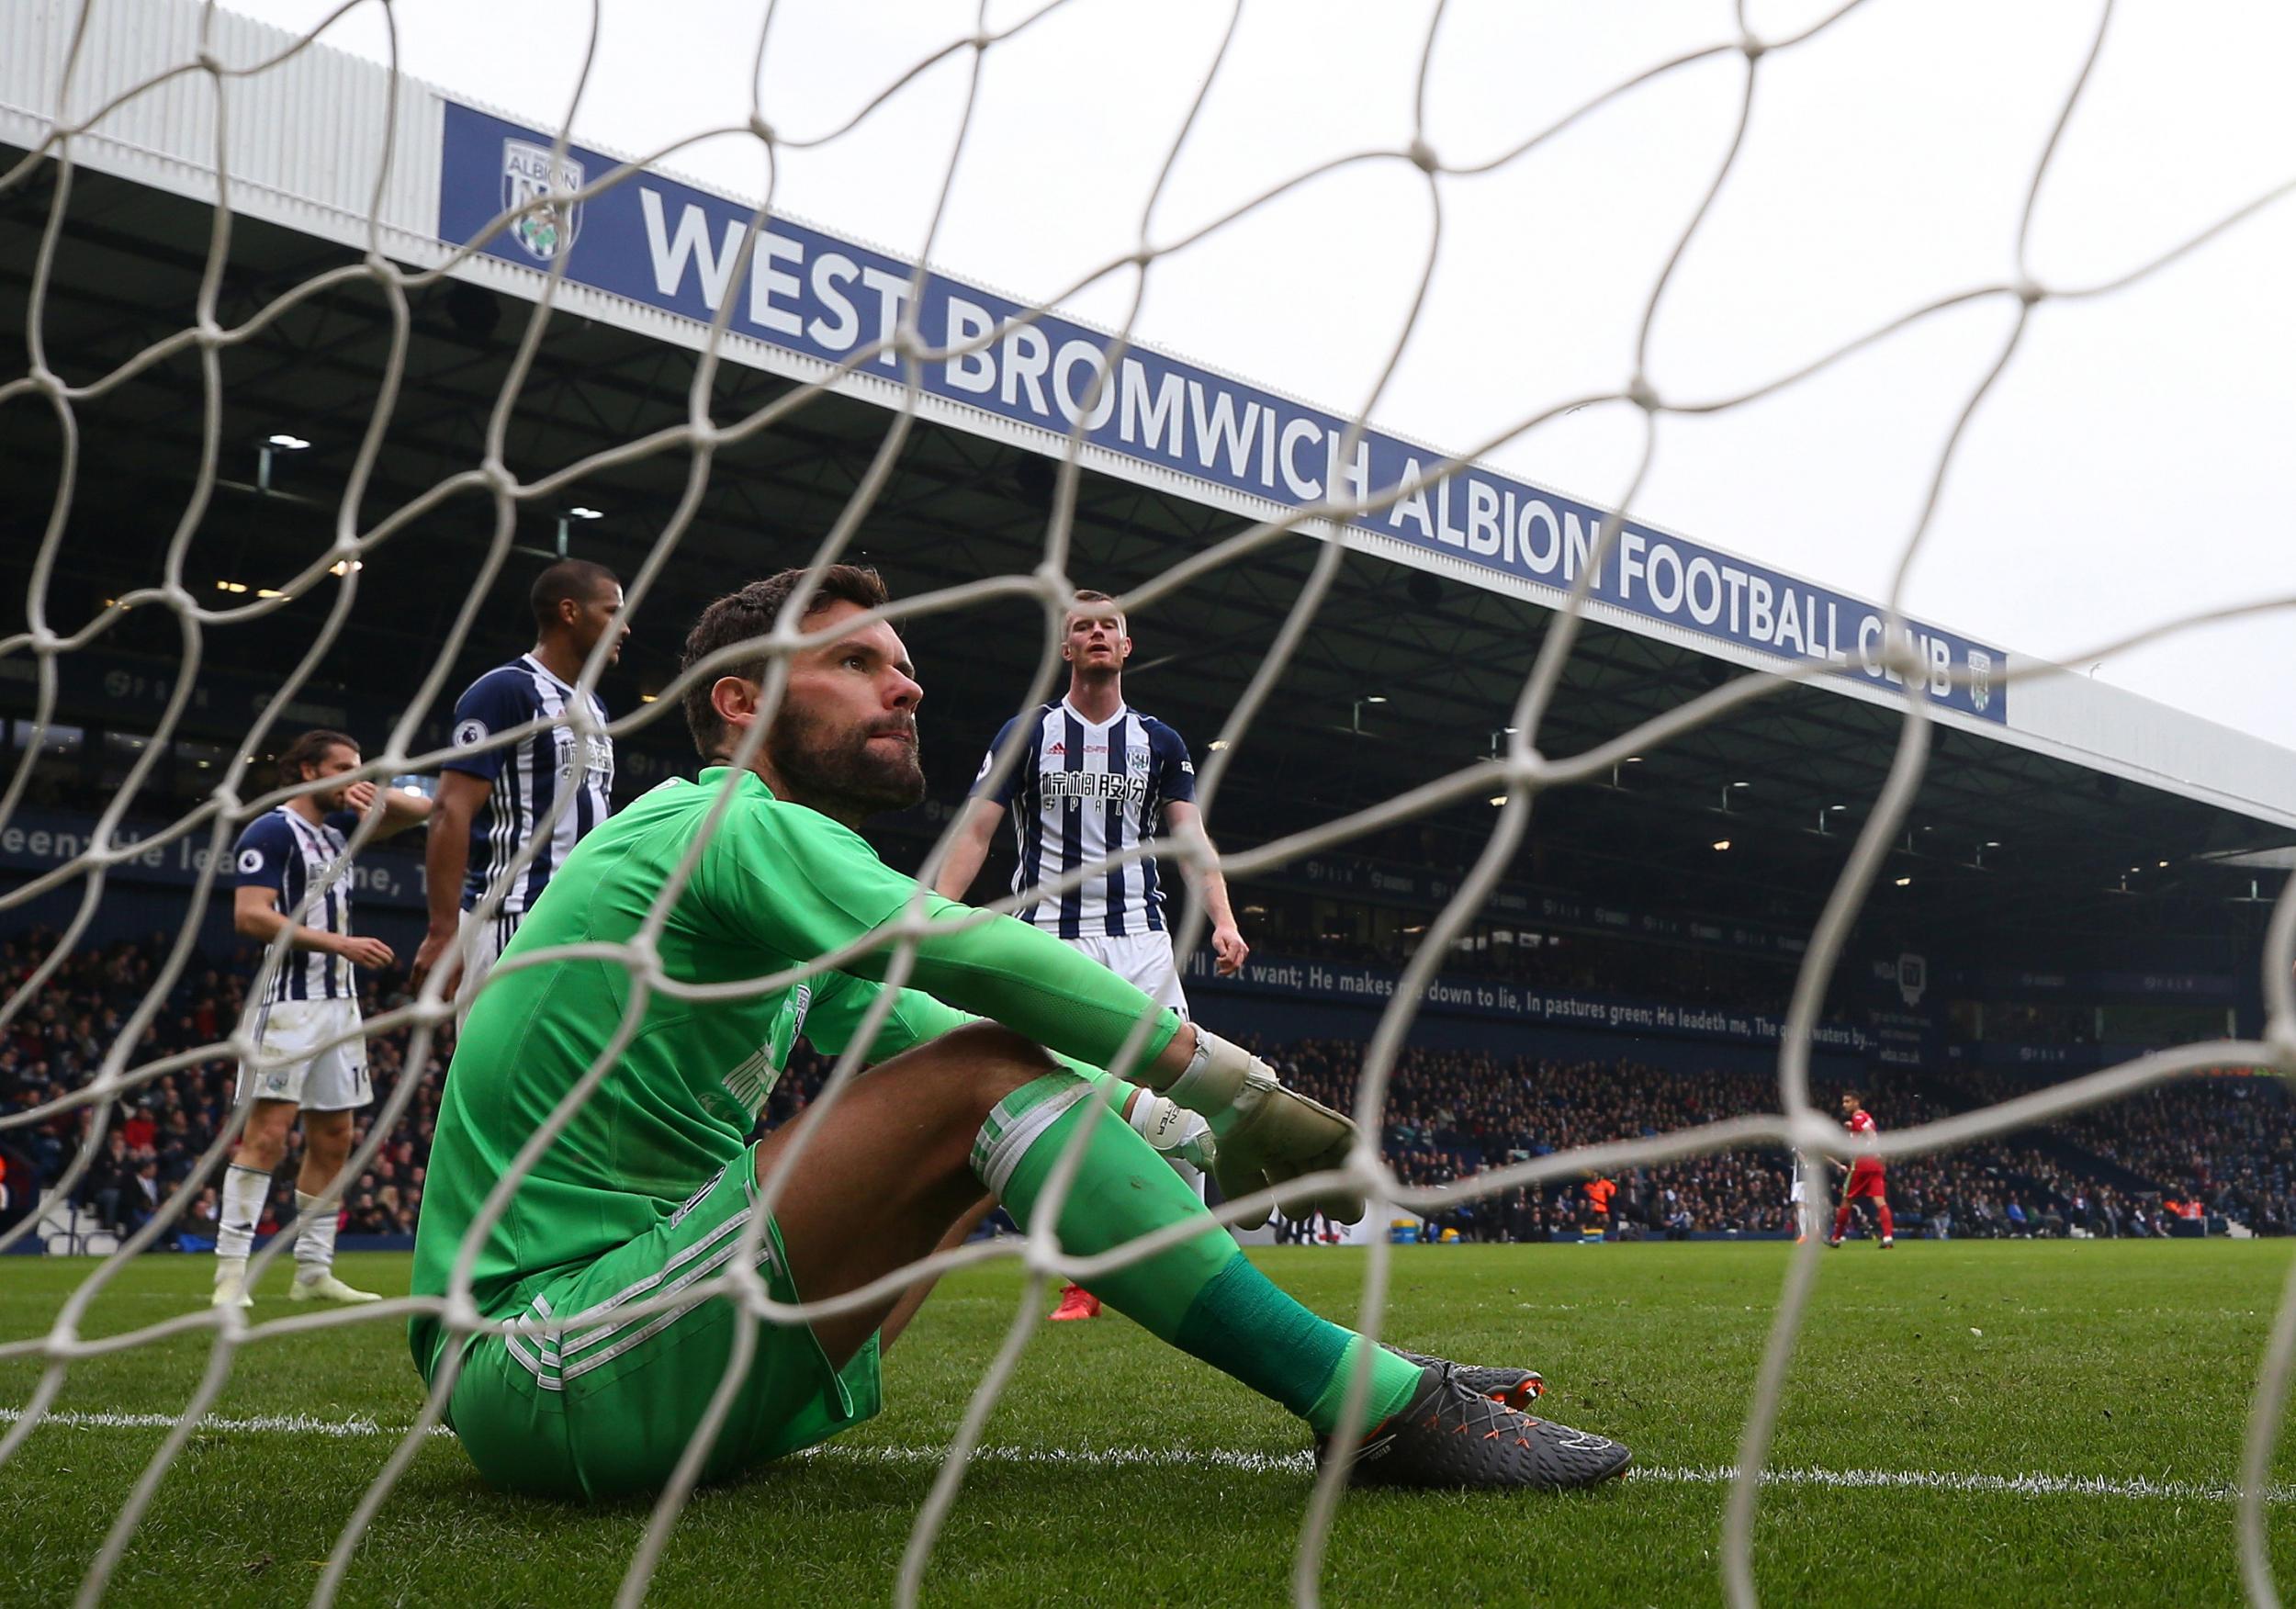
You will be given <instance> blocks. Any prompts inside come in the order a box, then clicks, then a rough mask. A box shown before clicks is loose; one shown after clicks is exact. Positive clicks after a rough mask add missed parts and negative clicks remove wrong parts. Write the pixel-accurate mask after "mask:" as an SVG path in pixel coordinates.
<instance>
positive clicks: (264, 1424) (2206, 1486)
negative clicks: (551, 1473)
mask: <svg viewBox="0 0 2296 1609" xmlns="http://www.w3.org/2000/svg"><path fill="white" fill-rule="evenodd" d="M22 1414H23V1411H22V1410H21V1409H17V1408H0V1425H6V1424H13V1423H16V1421H17V1419H19V1418H21V1417H22ZM40 1423H42V1424H43V1425H53V1426H55V1427H56V1428H58V1429H60V1430H166V1429H168V1428H169V1427H170V1426H172V1425H174V1423H175V1419H174V1415H173V1414H168V1413H111V1412H83V1411H79V1410H68V1411H58V1412H52V1413H49V1414H47V1415H45V1416H43V1418H42V1419H41V1422H40ZM200 1430H201V1431H202V1432H203V1433H205V1432H216V1433H219V1434H225V1435H317V1436H389V1437H392V1438H394V1439H396V1438H397V1437H399V1436H402V1435H405V1434H406V1431H405V1429H404V1428H403V1427H394V1426H390V1425H385V1424H380V1423H377V1422H376V1421H374V1420H372V1419H356V1418H354V1419H320V1418H316V1417H313V1416H312V1415H310V1414H304V1413H263V1414H255V1415H253V1416H251V1417H247V1418H236V1419H234V1418H225V1417H222V1416H219V1415H217V1416H210V1417H209V1418H208V1419H207V1420H205V1421H203V1422H202V1423H201V1424H200ZM430 1434H431V1435H434V1436H449V1437H451V1436H452V1435H454V1434H455V1433H454V1432H453V1431H451V1430H448V1429H447V1428H446V1427H445V1426H444V1425H434V1426H433V1427H432V1430H431V1432H430ZM795 1456H796V1457H802V1458H827V1459H830V1460H833V1461H836V1462H839V1463H847V1462H851V1463H872V1464H905V1465H938V1464H939V1463H940V1462H941V1460H942V1459H943V1457H946V1451H945V1449H943V1448H940V1447H937V1446H934V1447H917V1446H886V1445H884V1444H869V1443H862V1444H850V1443H838V1442H831V1443H828V1444H827V1445H826V1446H817V1447H812V1448H808V1449H807V1450H805V1452H803V1453H799V1454H797V1455H795ZM973 1456H974V1459H975V1460H976V1461H980V1462H985V1463H991V1464H1024V1465H1028V1464H1033V1465H1050V1466H1054V1467H1058V1468H1101V1469H1142V1468H1145V1469H1175V1470H1186V1469H1207V1468H1210V1469H1232V1470H1236V1471H1238V1472H1240V1473H1243V1474H1247V1475H1308V1474H1311V1473H1313V1472H1314V1468H1315V1465H1314V1461H1313V1459H1312V1457H1311V1456H1310V1455H1309V1454H1307V1453H1247V1452H1236V1451H1231V1450H1227V1449H1223V1448H1217V1447H1214V1448H1199V1449H1189V1448H1185V1447H1143V1446H1118V1447H1101V1448H1088V1447H1009V1446H985V1447H981V1448H979V1449H978V1450H976V1451H975V1452H974V1455H973ZM1737 1473H1738V1471H1737V1470H1736V1469H1734V1468H1731V1467H1730V1466H1728V1465H1727V1464H1705V1465H1683V1464H1635V1465H1630V1466H1628V1467H1627V1468H1626V1472H1625V1474H1624V1475H1623V1476H1621V1477H1620V1478H1621V1479H1622V1480H1626V1481H1629V1482H1632V1483H1634V1484H1637V1485H1649V1486H1720V1485H1723V1484H1726V1483H1727V1482H1728V1481H1729V1480H1732V1479H1734V1478H1735V1477H1736V1475H1737ZM1762 1484H1764V1485H1765V1486H1806V1487H1817V1488H1820V1489H1826V1490H1835V1491H1876V1490H1879V1491H1942V1492H1953V1493H1971V1494H1975V1495H1978V1496H1989V1497H2110V1498H2122V1499H2145V1500H2150V1499H2167V1500H2169V1501H2172V1502H2232V1501H2233V1500H2234V1498H2236V1497H2237V1496H2238V1495H2239V1490H2238V1488H2237V1487H2235V1486H2234V1484H2233V1483H2232V1482H2231V1481H2229V1480H2150V1479H2148V1478H2146V1477H2144V1476H2142V1475H2135V1476H2119V1477H2114V1476H2102V1475H2039V1474H2026V1475H1969V1474H1961V1473H1956V1472H1953V1471H1951V1470H1938V1469H1827V1468H1815V1467H1809V1466H1805V1467H1801V1468H1790V1467H1789V1468H1773V1469H1767V1470H1764V1471H1763V1473H1762ZM2265 1501H2266V1502H2291V1501H2296V1486H2275V1487H2273V1488H2271V1489H2270V1490H2269V1491H2267V1492H2266V1493H2265Z"/></svg>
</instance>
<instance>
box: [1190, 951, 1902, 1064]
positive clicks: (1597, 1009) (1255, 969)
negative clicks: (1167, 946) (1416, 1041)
mask: <svg viewBox="0 0 2296 1609" xmlns="http://www.w3.org/2000/svg"><path fill="white" fill-rule="evenodd" d="M1180 973H1181V976H1182V978H1183V979H1184V980H1185V981H1186V982H1187V985H1188V986H1189V987H1190V988H1195V987H1198V986H1199V985H1204V986H1210V987H1213V988H1222V987H1224V988H1238V989H1244V990H1246V991H1249V992H1254V993H1259V994H1269V995H1288V996H1293V997H1295V998H1304V999H1315V1000H1322V1001H1330V1002H1334V1003H1339V1004H1345V1005H1359V1006H1380V1007H1383V1006H1385V1005H1386V1004H1387V1003H1388V1001H1390V1000H1391V999H1393V998H1394V996H1395V990H1396V987H1397V985H1398V983H1399V982H1400V981H1401V980H1400V974H1398V973H1393V972H1390V971H1388V970H1386V969H1385V968H1383V967H1370V966H1350V965H1343V964H1339V963H1335V962H1317V961H1284V960H1271V961H1251V962H1245V963H1244V972H1243V974H1242V975H1241V976H1240V977H1235V978H1222V977H1219V976H1217V975H1216V974H1215V973H1213V971H1212V963H1211V957H1210V954H1209V953H1208V952H1205V951H1198V952H1196V953H1195V954H1193V955H1190V956H1188V957H1187V960H1186V961H1185V962H1183V963H1182V965H1181V968H1180ZM1424 1008H1425V1009H1427V1010H1430V1011H1441V1012H1447V1013H1451V1014H1455V1015H1467V1016H1476V1017H1494V1018H1503V1019H1505V1020H1508V1021H1514V1022H1519V1023H1522V1024H1525V1026H1538V1027H1545V1028H1564V1029H1592V1030H1598V1031H1604V1032H1613V1033H1659V1034H1669V1035H1680V1036H1683V1037H1685V1038H1691V1039H1704V1040H1721V1041H1731V1042H1735V1043H1740V1044H1754V1045H1774V1044H1776V1043H1777V1042H1778V1041H1779V1040H1780V1038H1781V1037H1782V1036H1783V1035H1784V1031H1785V1019H1784V1018H1781V1017H1773V1016H1771V1015H1769V1014H1768V1013H1766V1012H1759V1011H1739V1010H1733V1009H1728V1008H1725V1007H1711V1006H1702V1005H1695V1004H1686V1003H1682V1002H1672V1001H1656V1000H1634V999H1626V998H1623V997H1619V996H1609V995H1592V994H1581V993H1579V992H1576V991H1572V990H1565V989H1544V988H1535V987H1532V986H1530V985H1524V984H1514V983H1507V982H1503V981H1501V980H1498V979H1491V978H1459V977H1438V978H1436V979H1435V981H1434V982H1433V983H1432V984H1430V985H1427V992H1426V996H1425V1000H1424ZM1810 1037H1811V1041H1812V1043H1813V1044H1814V1045H1815V1046H1816V1047H1817V1048H1818V1049H1819V1050H1821V1051H1838V1052H1850V1053H1854V1054H1858V1055H1864V1054H1869V1053H1871V1052H1874V1051H1875V1050H1877V1049H1878V1048H1879V1047H1880V1046H1881V1044H1882V1041H1881V1039H1880V1038H1879V1037H1878V1036H1877V1035H1876V1034H1875V1033H1874V1032H1873V1031H1872V1030H1868V1029H1866V1028H1865V1027H1863V1026H1861V1025H1859V1024H1856V1023H1848V1022H1821V1023H1819V1024H1818V1026H1817V1028H1816V1029H1814V1030H1812V1031H1811V1035H1810Z"/></svg>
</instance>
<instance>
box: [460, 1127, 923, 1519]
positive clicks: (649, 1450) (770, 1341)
mask: <svg viewBox="0 0 2296 1609" xmlns="http://www.w3.org/2000/svg"><path fill="white" fill-rule="evenodd" d="M756 1191H757V1168H756V1165H755V1162H754V1160H753V1159H752V1157H751V1156H750V1155H749V1154H748V1153H744V1155H743V1158H742V1160H741V1161H740V1162H738V1163H737V1164H735V1165H733V1166H731V1167H729V1168H727V1169H726V1171H725V1172H724V1173H722V1174H720V1175H719V1176H717V1178H716V1179H715V1180H714V1181H713V1182H712V1183H711V1184H710V1185H709V1187H707V1188H705V1189H704V1190H703V1191H702V1193H701V1194H700V1195H698V1196H696V1197H695V1198H693V1199H692V1200H691V1201H689V1202H688V1203H686V1205H685V1206H684V1207H682V1208H681V1209H680V1210H678V1211H677V1212H676V1213H674V1214H673V1215H671V1216H670V1217H668V1218H666V1219H664V1220H663V1221H661V1223H660V1224H659V1225H658V1227H656V1228H654V1229H651V1230H648V1231H647V1232H646V1233H644V1234H642V1235H639V1236H638V1237H637V1238H636V1240H633V1241H631V1242H630V1243H627V1244H626V1245H622V1246H617V1247H615V1248H614V1249H613V1251H610V1252H607V1253H605V1254H604V1255H602V1256H600V1257H597V1258H596V1259H594V1260H593V1261H591V1263H589V1264H588V1265H587V1266H581V1267H578V1268H573V1269H568V1270H561V1271H560V1272H558V1273H556V1274H553V1275H550V1276H548V1277H545V1278H543V1279H541V1280H539V1281H537V1282H535V1284H533V1285H531V1286H529V1287H527V1288H523V1289H522V1290H521V1292H520V1294H521V1296H523V1298H524V1302H523V1306H522V1307H520V1308H518V1309H516V1310H513V1311H512V1313H511V1314H500V1315H494V1316H497V1317H515V1318H516V1319H517V1320H518V1321H519V1322H520V1328H519V1330H518V1331H516V1332H513V1333H510V1334H507V1335H485V1336H481V1337H479V1338H478V1340H477V1341H475V1342H474V1343H473V1344H472V1345H471V1346H470V1348H469V1351H468V1352H467V1354H466V1356H465V1357H464V1360H463V1368H462V1374H461V1377H460V1378H457V1379H456V1382H455V1390H454V1395H453V1398H452V1400H451V1401H450V1403H449V1412H448V1420H449V1423H452V1424H453V1426H454V1428H455V1431H456V1434H457V1435H459V1436H461V1438H462V1444H463V1447H464V1449H465V1450H466V1451H467V1452H468V1453H469V1455H470V1459H471V1462H472V1463H474V1464H476V1465H477V1466H478V1473H479V1474H480V1475H481V1476H483V1477H484V1478H485V1479H486V1480H487V1482H488V1484H490V1485H491V1486H495V1487H498V1488H500V1489H501V1490H503V1491H517V1492H524V1493H528V1494H531V1495H535V1496H543V1497H570V1498H582V1499H588V1500H597V1499H602V1498H612V1497H619V1496H624V1495H626V1494H630V1493H635V1492H645V1491H656V1490H658V1489H659V1488H660V1487H662V1486H663V1485H665V1484H667V1483H668V1481H669V1480H670V1472H671V1470H672V1469H674V1468H676V1467H677V1463H678V1460H679V1459H680V1458H681V1457H683V1456H684V1454H685V1450H686V1446H687V1445H688V1444H689V1443H690V1442H691V1441H692V1437H693V1435H694V1433H695V1432H696V1431H697V1430H698V1429H699V1428H700V1426H701V1424H702V1423H703V1418H704V1417H705V1416H706V1414H707V1413H708V1411H709V1404H710V1399H711V1398H712V1396H714V1395H715V1392H716V1391H717V1389H718V1386H719V1384H720V1382H721V1381H723V1380H724V1378H725V1377H726V1366H727V1365H728V1363H729V1362H730V1361H731V1359H732V1357H733V1353H734V1338H735V1336H736V1334H737V1326H739V1325H741V1324H744V1323H755V1321H753V1320H750V1319H748V1318H745V1317H744V1316H743V1315H742V1313H741V1312H740V1310H739V1308H738V1307H737V1304H735V1303H734V1302H732V1301H730V1300H726V1298H724V1297H711V1298H708V1299H706V1300H703V1301H700V1302H696V1303H693V1304H691V1305H686V1306H672V1307H670V1308H666V1309H661V1310H658V1311H653V1312H649V1313H641V1314H639V1315H637V1316H636V1317H634V1318H629V1319H624V1318H622V1317H620V1316H619V1315H620V1314H621V1312H622V1311H624V1310H625V1309H628V1308H631V1307H633V1306H636V1304H637V1303H639V1302H642V1301H647V1300H658V1299H659V1298H661V1297H665V1296H675V1295H676V1294H677V1293H678V1292H679V1291H680V1290H681V1289H684V1288H688V1287H690V1286H693V1285H698V1284H701V1283H703V1281H705V1280H708V1279H710V1278H712V1277H715V1276H718V1275H720V1274H722V1273H723V1271H724V1270H725V1268H726V1265H727V1263H729V1262H730V1261H731V1260H732V1258H733V1257H734V1255H736V1254H737V1252H739V1250H740V1249H741V1238H742V1233H743V1231H744V1230H745V1229H746V1228H747V1227H748V1223H749V1220H750V1217H751V1213H752V1210H753V1199H752V1198H753V1197H754V1196H755V1194H756ZM758 1266H759V1268H760V1272H762V1273H763V1274H764V1276H765V1284H766V1288H767V1289H768V1290H769V1291H770V1292H771V1295H772V1297H773V1299H774V1300H776V1301H782V1302H794V1301H796V1300H798V1296H797V1288H796V1286H795V1284H794V1283H793V1281H792V1280H791V1278H790V1275H789V1257H788V1254H787V1253H786V1252H785V1251H784V1250H783V1249H782V1237H781V1232H780V1230H779V1229H778V1228H777V1227H776V1226H775V1225H774V1223H773V1222H772V1221H771V1219H768V1220H767V1221H766V1226H765V1239H764V1242H763V1244H762V1247H761V1250H760V1256H759V1263H758ZM756 1328H757V1348H756V1351H755V1352H754V1353H753V1354H752V1355H751V1357H750V1362H749V1369H748V1376H747V1377H746V1378H744V1379H743V1381H742V1383H741V1387H740V1390H739V1393H738V1394H737V1396H736V1397H735V1399H734V1401H733V1405H732V1409H731V1411H730V1412H728V1413H727V1414H726V1419H725V1422H724V1424H723V1427H722V1428H721V1429H720V1431H719V1433H718V1436H717V1442H716V1445H715V1446H714V1447H712V1448H711V1450H710V1454H709V1457H708V1459H707V1461H706V1462H705V1463H704V1464H703V1467H702V1477H701V1478H702V1479H703V1480H723V1479H726V1478H727V1477H729V1476H732V1475H736V1474H738V1473H740V1472H741V1471H742V1470H745V1469H748V1468H754V1467H755V1466H757V1465H760V1464H762V1463H765V1462H767V1461H768V1460H770V1459H773V1458H778V1457H783V1456H785V1455H787V1454H789V1453H793V1452H795V1451H797V1450H798V1449H800V1448H802V1447H809V1446H814V1445H815V1444H816V1443H817V1442H821V1441H826V1440H827V1439H828V1438H829V1437H830V1436H833V1435H837V1434H838V1432H839V1431H842V1430H846V1429H849V1428H850V1427H851V1426H853V1425H856V1424H859V1423H861V1422H862V1421H864V1420H866V1419H869V1418H871V1417H872V1415H874V1414H875V1413H876V1412H877V1410H878V1407H879V1406H880V1404H881V1403H882V1401H883V1392H882V1389H881V1387H880V1384H879V1380H878V1374H877V1341H876V1338H875V1337H874V1336H872V1337H871V1338H870V1340H869V1343H868V1344H867V1345H864V1346H863V1347H862V1348H861V1351H860V1353H859V1354H858V1355H857V1356H854V1357H853V1359H852V1360H851V1361H850V1362H849V1363H847V1364H846V1365H845V1367H843V1368H841V1369H840V1368H838V1367H834V1366H832V1365H831V1363H830V1362H829V1359H828V1356H827V1354H826V1353H824V1352H823V1351H822V1350H821V1344H820V1343H819V1342H818V1341H816V1339H815V1338H814V1333H813V1331H812V1330H811V1328H809V1327H808V1326H806V1325H804V1324H757V1325H756ZM553 1331H555V1332H556V1333H552V1332H553Z"/></svg>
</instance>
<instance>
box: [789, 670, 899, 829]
mask: <svg viewBox="0 0 2296 1609" xmlns="http://www.w3.org/2000/svg"><path fill="white" fill-rule="evenodd" d="M792 691H793V692H794V689H793V690H792ZM766 750H767V753H768V755H769V757H770V758H771V760H772V762H773V769H774V771H776V772H777V773H779V775H780V776H781V778H782V782H783V783H784V785H785V786H786V787H787V788H788V790H789V794H790V797H791V798H792V799H793V800H797V801H800V802H802V803H805V804H811V805H813V806H814V808H816V809H819V810H822V811H824V812H825V813H826V814H828V815H831V816H838V817H840V818H850V819H859V818H861V817H865V816H878V815H882V814H884V812H886V811H889V810H907V809H910V808H912V807H914V806H916V805H917V804H923V803H924V800H925V769H924V767H923V766H922V765H920V764H918V763H917V717H916V716H915V715H913V714H909V713H908V712H906V711H900V712H896V713H892V714H883V715H879V716H876V717H875V718H873V719H870V720H865V721H858V722H854V721H839V720H837V719H834V718H831V717H827V716H824V715H822V714H817V713H816V712H814V711H812V710H808V709H805V708H802V707H800V706H799V704H798V702H797V700H796V699H794V698H792V699H789V700H788V701H787V702H786V703H785V704H784V706H783V708H782V712H781V714H780V715H779V716H777V717H776V718H775V720H774V722H773V730H772V731H771V734H769V735H768V737H767V738H766Z"/></svg>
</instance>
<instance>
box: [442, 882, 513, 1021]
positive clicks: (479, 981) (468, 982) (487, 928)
mask: <svg viewBox="0 0 2296 1609" xmlns="http://www.w3.org/2000/svg"><path fill="white" fill-rule="evenodd" d="M473 916H474V913H472V912H470V911H465V912H463V914H462V931H461V932H460V933H458V934H456V939H455V943H456V948H457V949H460V948H461V947H462V946H463V945H464V944H466V943H467V944H468V945H469V946H470V953H469V954H468V955H467V956H465V957H464V958H463V963H462V981H461V982H460V983H458V984H456V985H455V1028H456V1031H457V1032H459V1031H460V1030H461V1029H462V1025H463V1022H464V1019H465V1018H468V1017H469V1015H470V1007H471V1005H472V1003H473V1002H475V1001H476V1000H477V999H478V990H479V988H480V986H481V985H484V984H485V983H486V981H487V973H490V972H492V971H493V970H494V963H495V962H498V961H500V960H501V959H502V949H503V947H504V946H505V945H507V944H509V943H510V941H511V936H512V934H514V933H516V932H517V931H518V917H514V916H501V915H499V914H498V915H496V916H493V917H489V918H488V919H487V920H485V921H483V922H475V921H474V920H473V919H472V918H473ZM473 927H476V928H478V931H477V932H476V933H473V932H472V931H471V930H470V929H471V928H473Z"/></svg>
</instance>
